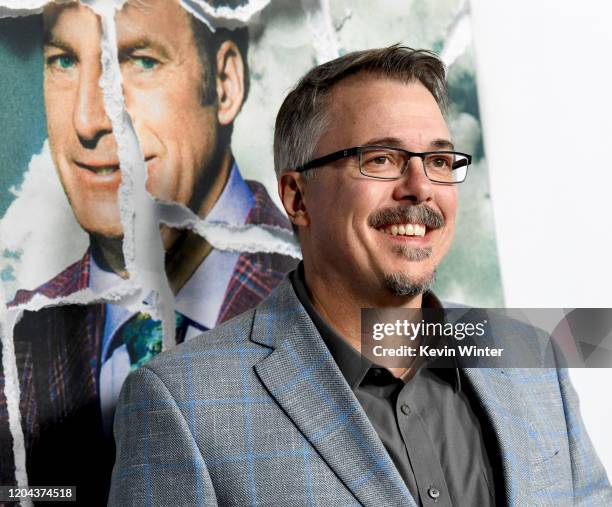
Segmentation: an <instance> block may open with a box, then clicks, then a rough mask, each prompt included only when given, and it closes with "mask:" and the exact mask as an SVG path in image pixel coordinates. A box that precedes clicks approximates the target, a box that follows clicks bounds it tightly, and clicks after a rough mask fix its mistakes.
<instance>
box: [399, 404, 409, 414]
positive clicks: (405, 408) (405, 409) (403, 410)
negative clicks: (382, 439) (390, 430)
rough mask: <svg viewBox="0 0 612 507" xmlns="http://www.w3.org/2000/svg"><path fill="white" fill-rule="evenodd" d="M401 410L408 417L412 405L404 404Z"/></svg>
mask: <svg viewBox="0 0 612 507" xmlns="http://www.w3.org/2000/svg"><path fill="white" fill-rule="evenodd" d="M400 410H401V411H402V412H403V413H404V415H408V414H410V405H408V404H407V403H403V404H402V406H401V407H400Z"/></svg>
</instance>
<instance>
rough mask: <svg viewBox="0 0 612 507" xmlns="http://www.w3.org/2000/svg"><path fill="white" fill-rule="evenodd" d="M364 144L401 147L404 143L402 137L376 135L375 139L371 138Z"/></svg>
mask: <svg viewBox="0 0 612 507" xmlns="http://www.w3.org/2000/svg"><path fill="white" fill-rule="evenodd" d="M363 145H364V146H390V147H392V148H401V147H402V145H403V143H402V141H401V139H399V138H397V137H376V138H374V139H369V140H368V141H366V142H365V143H363Z"/></svg>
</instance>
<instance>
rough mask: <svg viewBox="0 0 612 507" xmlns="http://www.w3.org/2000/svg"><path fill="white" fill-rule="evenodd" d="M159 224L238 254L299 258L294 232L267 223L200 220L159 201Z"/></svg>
mask: <svg viewBox="0 0 612 507" xmlns="http://www.w3.org/2000/svg"><path fill="white" fill-rule="evenodd" d="M158 207H159V220H160V223H161V224H164V225H167V226H169V227H173V228H176V229H189V230H192V231H194V232H195V233H196V234H198V235H200V236H202V237H203V238H204V239H206V241H208V242H209V243H210V244H211V245H212V247H213V248H216V249H217V250H226V251H230V252H239V253H277V254H281V255H288V256H290V257H293V258H295V259H301V258H302V255H301V251H300V246H299V243H298V242H297V240H296V238H295V236H294V234H293V232H292V231H291V230H289V229H285V228H283V227H279V226H274V225H266V224H229V223H226V222H211V221H208V220H206V219H201V218H200V217H199V216H198V215H196V214H195V213H194V212H193V211H191V210H190V209H189V208H187V207H186V206H183V205H180V204H176V203H164V202H158Z"/></svg>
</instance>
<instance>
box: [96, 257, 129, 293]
mask: <svg viewBox="0 0 612 507" xmlns="http://www.w3.org/2000/svg"><path fill="white" fill-rule="evenodd" d="M121 283H123V278H121V277H120V276H119V275H118V274H117V273H115V272H113V271H106V270H104V269H102V268H101V267H100V266H99V265H98V263H97V262H96V260H95V259H94V256H93V255H90V256H89V288H90V289H91V290H92V292H94V293H95V294H100V293H102V292H106V291H108V290H111V289H113V288H115V287H117V286H118V285H120V284H121Z"/></svg>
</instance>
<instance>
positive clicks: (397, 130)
mask: <svg viewBox="0 0 612 507" xmlns="http://www.w3.org/2000/svg"><path fill="white" fill-rule="evenodd" d="M328 107H329V113H330V115H329V116H330V117H329V119H328V120H329V122H328V133H329V134H332V135H334V137H335V136H336V135H337V136H340V137H342V138H344V139H343V142H345V143H350V142H354V143H356V144H377V145H389V146H397V147H402V148H406V149H413V150H414V149H417V146H418V149H423V150H426V149H452V140H451V137H450V133H449V131H448V128H447V125H446V121H445V120H444V117H443V115H442V112H441V110H440V107H439V106H438V104H437V102H436V100H435V98H434V97H433V95H432V94H431V92H429V90H428V89H427V88H426V87H425V86H424V85H423V84H422V83H421V82H420V81H409V82H405V81H400V80H397V79H392V78H388V77H384V76H378V75H369V74H366V73H362V74H357V75H354V76H351V77H349V78H346V79H345V80H343V81H341V82H339V83H337V84H336V85H335V86H334V87H333V88H332V90H331V94H330V100H329V101H328ZM385 140H387V141H390V142H388V143H384V142H383V141H385ZM374 141H380V142H374ZM391 141H393V142H391Z"/></svg>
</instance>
